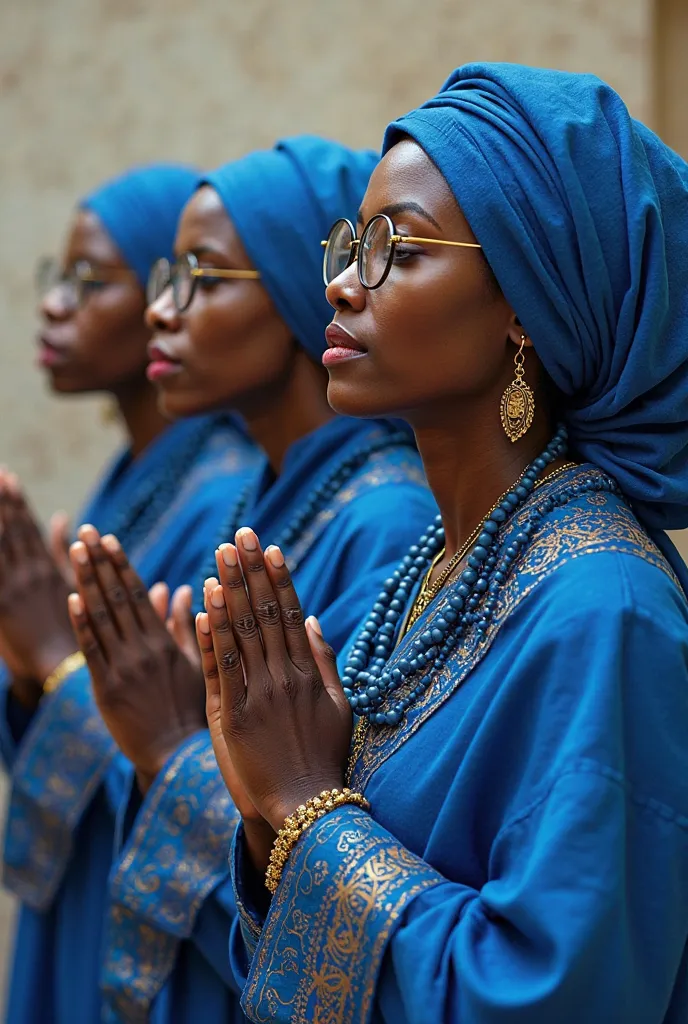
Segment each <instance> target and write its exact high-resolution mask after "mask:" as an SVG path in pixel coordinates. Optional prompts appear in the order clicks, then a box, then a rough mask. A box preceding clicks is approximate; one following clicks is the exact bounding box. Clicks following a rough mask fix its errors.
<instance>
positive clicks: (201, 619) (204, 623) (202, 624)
mask: <svg viewBox="0 0 688 1024" xmlns="http://www.w3.org/2000/svg"><path fill="white" fill-rule="evenodd" d="M196 625H197V626H198V628H199V630H200V632H201V633H210V626H209V625H208V616H207V615H206V613H205V612H199V613H198V615H197V616H196Z"/></svg>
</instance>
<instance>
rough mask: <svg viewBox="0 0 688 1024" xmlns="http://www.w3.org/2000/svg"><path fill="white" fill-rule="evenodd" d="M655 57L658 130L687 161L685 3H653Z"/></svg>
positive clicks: (687, 25)
mask: <svg viewBox="0 0 688 1024" xmlns="http://www.w3.org/2000/svg"><path fill="white" fill-rule="evenodd" d="M655 57H656V76H655V79H656V81H655V101H656V106H655V111H656V122H657V130H658V131H659V132H660V133H661V135H662V137H663V138H664V139H666V141H667V142H668V143H669V145H670V146H673V148H674V149H676V150H678V152H679V153H681V154H682V155H683V156H684V157H685V158H686V159H688V110H687V109H686V96H688V59H687V57H688V2H687V0H656V4H655Z"/></svg>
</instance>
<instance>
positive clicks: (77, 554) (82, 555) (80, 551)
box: [70, 541, 88, 565]
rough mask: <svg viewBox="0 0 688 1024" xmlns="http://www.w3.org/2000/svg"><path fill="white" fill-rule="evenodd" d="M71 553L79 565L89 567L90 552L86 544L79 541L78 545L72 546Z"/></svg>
mask: <svg viewBox="0 0 688 1024" xmlns="http://www.w3.org/2000/svg"><path fill="white" fill-rule="evenodd" d="M70 551H71V553H72V555H73V556H74V558H76V560H77V562H78V563H79V565H88V551H87V550H86V545H85V544H82V543H81V541H77V542H76V544H72V546H71V548H70Z"/></svg>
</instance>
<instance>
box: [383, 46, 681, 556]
mask: <svg viewBox="0 0 688 1024" xmlns="http://www.w3.org/2000/svg"><path fill="white" fill-rule="evenodd" d="M403 134H405V135H408V136H410V137H411V138H412V139H414V140H415V141H416V142H417V143H418V144H419V145H420V146H421V147H422V148H423V149H424V150H425V152H426V153H427V154H428V156H429V157H430V158H431V159H432V161H433V162H434V163H435V164H436V166H437V167H438V168H439V170H440V171H441V173H442V174H443V176H444V177H445V178H446V180H447V182H448V184H449V187H450V188H451V190H452V192H453V193H454V195H455V197H456V199H457V202H458V203H459V205H460V207H461V209H462V210H463V212H464V214H465V216H466V218H467V220H468V222H469V224H470V226H471V229H472V231H473V232H474V234H475V236H476V238H477V239H478V241H479V242H480V243H481V245H482V246H483V250H484V253H485V256H486V257H487V260H488V261H489V263H490V265H491V267H492V269H493V271H494V273H495V276H496V277H497V280H498V281H499V284H500V286H501V288H502V291H503V292H504V295H505V296H506V298H507V300H508V301H509V303H510V305H511V306H512V308H513V309H514V311H515V312H516V314H517V316H518V317H519V319H520V321H521V323H522V324H523V326H524V329H525V330H526V331H527V332H528V335H529V336H530V338H531V339H532V342H533V345H534V346H535V349H536V351H537V354H538V356H539V357H540V359H541V361H542V363H543V365H544V367H545V370H546V371H547V373H548V374H549V376H550V377H551V378H552V380H553V381H554V383H555V384H556V386H557V387H558V388H559V390H560V391H561V393H562V394H563V396H564V401H565V409H564V410H563V414H564V419H565V420H566V422H567V424H568V427H569V434H570V437H571V442H572V446H573V447H574V448H575V450H576V451H577V452H578V453H579V454H580V455H581V456H582V457H584V458H585V459H589V460H590V461H591V462H594V463H596V464H597V465H598V466H600V467H601V468H602V469H604V470H606V471H608V472H609V473H610V474H611V475H612V476H614V477H615V478H616V480H617V481H618V482H619V484H620V486H621V487H622V489H623V490H624V492H625V493H626V495H627V496H628V497H629V498H630V500H631V501H632V502H633V504H634V507H635V509H636V512H637V513H638V515H639V516H640V517H641V518H642V519H643V520H644V522H645V523H646V525H647V526H648V527H650V528H659V529H662V530H663V529H680V528H683V527H686V526H688V165H686V163H685V162H684V161H683V160H682V159H681V158H680V157H678V156H677V155H676V154H675V153H674V152H672V151H671V150H670V149H669V148H668V147H667V146H666V145H664V143H662V142H661V140H660V139H658V138H657V137H656V136H655V135H653V134H652V132H650V131H649V130H648V129H647V128H645V127H644V125H642V124H640V123H639V122H637V121H634V120H633V119H632V118H631V117H630V115H629V113H628V110H627V109H626V107H625V106H624V104H623V102H622V101H621V99H620V97H619V96H618V95H617V94H616V93H615V92H614V91H613V90H612V89H611V88H609V86H607V85H605V84H604V83H603V82H601V81H600V80H599V79H598V78H595V77H593V76H592V75H576V74H567V73H564V72H560V71H545V70H540V69H537V68H526V67H519V66H518V65H512V64H467V65H465V66H464V67H461V68H458V69H457V70H456V71H454V73H453V74H452V75H451V77H450V78H449V79H448V80H447V82H446V83H445V85H444V86H443V88H442V91H441V92H440V93H439V94H438V95H437V96H436V97H435V98H434V99H432V100H430V101H429V102H428V103H425V104H424V105H423V106H422V107H420V108H419V109H417V110H414V111H412V113H410V114H407V115H406V116H405V117H402V118H401V119H400V120H398V121H395V122H394V123H393V124H391V125H390V126H389V127H388V129H387V132H386V135H385V141H384V151H385V152H386V151H387V150H388V149H389V148H390V147H391V146H393V145H394V143H395V142H397V141H398V140H399V139H400V137H401V136H402V135H403ZM662 540H663V538H662ZM663 546H664V545H663ZM665 549H666V548H665Z"/></svg>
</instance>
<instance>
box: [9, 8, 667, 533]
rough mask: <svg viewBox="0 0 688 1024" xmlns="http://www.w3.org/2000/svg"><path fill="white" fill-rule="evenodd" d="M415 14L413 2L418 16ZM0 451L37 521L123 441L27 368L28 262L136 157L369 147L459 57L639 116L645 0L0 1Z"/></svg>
mask: <svg viewBox="0 0 688 1024" xmlns="http://www.w3.org/2000/svg"><path fill="white" fill-rule="evenodd" d="M421 12H422V13H421ZM0 15H1V19H2V32H0V138H2V140H3V153H2V160H1V161H0V224H2V230H1V233H0V322H1V323H2V340H1V342H0V344H1V346H2V348H1V351H2V363H1V373H0V407H1V408H2V418H1V421H0V461H4V462H8V463H9V464H11V465H12V467H14V468H15V469H16V470H17V471H18V472H19V473H20V474H21V477H22V479H23V480H24V481H25V483H26V485H27V487H28V489H29V491H30V493H31V495H32V497H33V498H34V500H35V503H36V505H37V506H38V509H39V510H40V512H41V513H42V514H43V515H46V514H48V513H49V512H50V511H52V510H53V509H55V508H57V507H65V508H67V509H68V510H69V511H72V510H75V509H76V507H77V506H78V505H79V503H80V501H81V499H82V497H83V495H84V492H85V491H86V489H87V488H88V487H89V486H90V484H91V482H92V481H93V479H94V477H95V474H96V473H97V471H98V469H99V467H100V466H101V465H102V461H103V458H104V457H105V455H106V454H107V453H108V452H109V451H111V450H112V448H113V446H114V444H115V443H116V440H117V435H116V430H115V428H113V427H110V428H109V429H107V428H106V427H105V426H104V425H103V424H102V422H101V421H100V418H99V416H98V408H99V402H98V401H94V400H90V399H86V400H84V399H69V400H64V399H62V400H58V399H54V398H51V397H48V396H47V395H46V393H45V389H44V385H43V381H42V378H41V376H40V375H39V373H38V372H37V371H36V370H35V369H34V365H33V360H34V349H33V334H34V330H35V325H34V319H33V282H32V275H33V267H34V264H35V261H36V259H37V257H38V256H39V255H40V254H42V253H44V252H52V251H55V250H56V248H57V246H58V245H59V243H60V240H61V238H62V235H63V231H64V228H65V225H66V222H67V220H68V218H69V215H70V212H71V209H72V206H73V204H74V202H75V200H76V199H77V197H78V196H80V195H81V194H82V193H83V192H84V191H85V190H87V189H89V188H90V187H92V186H93V185H94V184H95V183H97V182H98V181H99V180H101V179H102V178H104V177H105V176H107V175H109V174H111V173H113V172H114V171H115V170H119V169H121V168H123V167H125V166H127V165H128V164H131V163H134V162H136V161H140V160H146V159H155V158H165V157H168V158H179V159H184V160H188V161H195V162H197V163H199V164H203V165H206V166H210V165H213V164H218V163H220V162H222V161H224V160H227V159H231V157H232V156H235V155H237V156H238V155H240V154H241V153H242V152H244V151H245V150H247V149H249V148H251V147H253V146H258V145H267V144H270V143H271V142H272V141H273V140H274V139H275V137H277V136H279V135H280V134H285V133H290V132H301V131H313V132H323V133H330V134H332V135H336V136H339V137H340V138H342V140H343V141H346V142H350V143H352V144H360V145H364V144H368V145H378V144H379V142H380V139H381V130H382V128H383V126H384V125H385V123H386V122H387V121H388V120H389V119H390V118H391V117H392V116H394V115H396V114H399V113H401V112H403V111H405V110H406V109H410V108H411V107H412V106H414V105H415V104H416V103H418V102H420V101H422V100H423V99H425V98H427V97H428V96H430V95H432V94H433V93H434V92H435V91H436V90H437V88H438V87H439V85H440V84H441V82H442V80H443V78H444V77H445V76H446V74H447V73H448V72H449V71H450V70H451V69H452V68H453V67H455V66H456V65H457V64H459V63H462V62H464V61H466V60H470V59H475V58H480V59H495V60H515V61H521V62H525V63H540V64H548V65H551V66H558V67H564V68H569V69H572V70H586V71H587V70H590V71H595V72H597V73H599V74H601V75H602V76H604V77H606V78H607V79H608V80H609V81H610V82H611V83H612V84H613V85H614V86H615V87H616V88H617V89H619V90H620V92H621V93H622V94H623V96H624V97H625V99H626V100H627V102H628V103H629V105H630V107H631V109H632V110H633V111H634V112H635V113H636V114H638V115H639V116H641V117H648V116H649V115H650V95H651V89H650V76H651V60H650V57H651V47H650V36H651V32H650V15H649V0H518V2H514V0H482V2H480V3H476V2H475V0H424V3H423V4H422V5H421V4H419V3H418V2H417V0H375V3H370V2H369V0H347V2H346V3H337V2H335V0H291V2H290V3H277V2H275V0H252V2H251V3H248V4H247V3H238V2H237V0H234V2H232V0H199V2H197V3H194V4H190V3H189V2H188V0H23V2H21V3H17V2H13V0H0Z"/></svg>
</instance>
